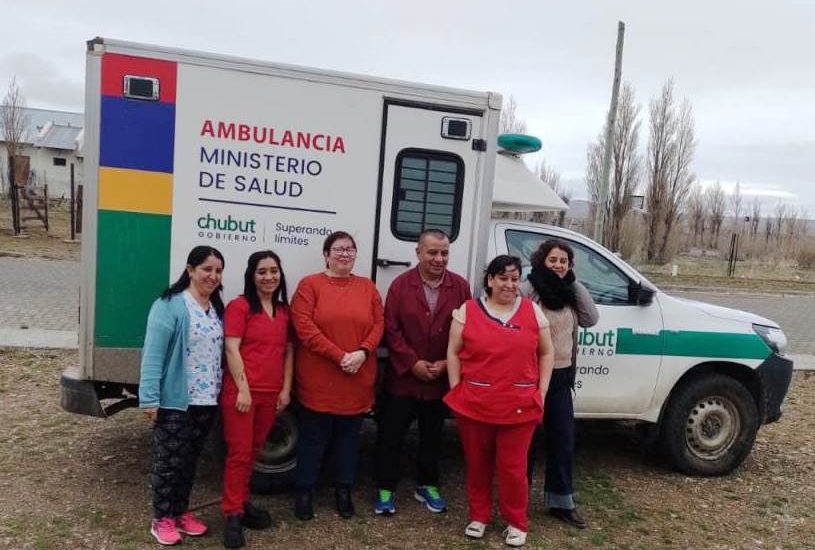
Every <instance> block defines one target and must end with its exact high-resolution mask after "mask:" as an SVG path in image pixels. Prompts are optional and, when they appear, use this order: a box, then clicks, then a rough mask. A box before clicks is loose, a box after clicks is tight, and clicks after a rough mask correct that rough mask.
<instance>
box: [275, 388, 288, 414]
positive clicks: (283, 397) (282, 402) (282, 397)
mask: <svg viewBox="0 0 815 550" xmlns="http://www.w3.org/2000/svg"><path fill="white" fill-rule="evenodd" d="M289 403H291V394H290V393H289V392H287V391H281V392H280V393H278V394H277V407H276V409H277V412H280V411H282V410H283V409H285V408H286V407H288V406H289Z"/></svg>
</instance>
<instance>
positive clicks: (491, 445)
mask: <svg viewBox="0 0 815 550" xmlns="http://www.w3.org/2000/svg"><path fill="white" fill-rule="evenodd" d="M537 424H538V423H537V422H536V421H531V422H525V423H523V424H506V425H504V424H486V423H484V422H479V421H478V420H473V419H472V418H468V417H465V416H460V415H457V416H456V425H457V427H458V434H459V438H460V439H461V446H462V448H463V450H464V460H465V462H466V465H467V485H466V487H467V500H468V501H469V509H470V510H469V511H470V521H480V522H481V523H489V522H490V518H491V517H492V478H493V476H494V475H495V474H496V472H497V475H498V507H499V510H500V512H501V517H503V518H504V521H506V522H507V523H508V524H509V525H512V526H513V527H516V528H518V529H520V530H521V531H528V530H529V522H528V517H527V506H528V504H529V488H528V486H527V484H526V456H527V451H528V450H529V443H530V441H532V434H533V433H534V431H535V426H536V425H537Z"/></svg>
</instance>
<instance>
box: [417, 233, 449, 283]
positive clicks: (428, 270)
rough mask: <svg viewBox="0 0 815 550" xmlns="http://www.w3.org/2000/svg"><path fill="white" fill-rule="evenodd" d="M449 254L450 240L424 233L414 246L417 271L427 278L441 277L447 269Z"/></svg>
mask: <svg viewBox="0 0 815 550" xmlns="http://www.w3.org/2000/svg"><path fill="white" fill-rule="evenodd" d="M449 254H450V240H449V239H447V238H441V239H440V238H439V237H436V236H434V235H425V236H424V237H423V238H422V240H421V241H420V242H419V244H418V246H417V247H416V257H417V258H418V259H419V271H420V272H421V273H422V275H423V276H425V277H427V278H433V279H436V278H438V277H441V276H442V274H443V273H444V270H445V269H447V260H448V256H449Z"/></svg>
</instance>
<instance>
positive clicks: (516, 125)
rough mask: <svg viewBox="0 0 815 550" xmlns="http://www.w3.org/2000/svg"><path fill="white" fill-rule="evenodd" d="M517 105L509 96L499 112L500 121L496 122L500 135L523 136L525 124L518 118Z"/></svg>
mask: <svg viewBox="0 0 815 550" xmlns="http://www.w3.org/2000/svg"><path fill="white" fill-rule="evenodd" d="M517 110H518V104H517V103H516V102H515V98H514V97H513V96H509V99H508V100H507V102H506V104H505V105H504V108H503V109H502V110H501V120H500V121H499V122H498V133H500V134H525V133H526V122H524V121H523V120H522V119H520V118H518V114H517Z"/></svg>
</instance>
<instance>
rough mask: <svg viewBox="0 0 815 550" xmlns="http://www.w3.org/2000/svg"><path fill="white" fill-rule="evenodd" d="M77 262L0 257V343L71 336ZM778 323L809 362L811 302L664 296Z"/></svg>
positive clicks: (813, 324)
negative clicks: (32, 334)
mask: <svg viewBox="0 0 815 550" xmlns="http://www.w3.org/2000/svg"><path fill="white" fill-rule="evenodd" d="M79 274H80V272H79V262H72V261H61V260H40V259H33V258H7V257H0V337H2V336H3V334H4V329H5V330H6V331H13V330H17V329H20V328H23V327H25V328H27V329H35V328H36V329H45V330H51V331H76V329H77V326H76V323H77V307H78V301H79V300H78V296H79ZM670 293H671V294H674V295H676V296H681V297H685V298H690V299H693V300H701V301H703V302H710V303H714V304H718V305H723V306H727V307H733V308H736V309H743V310H746V311H752V312H754V313H757V314H758V315H761V316H763V317H767V318H770V319H772V320H774V321H776V322H778V323H779V324H780V325H781V327H782V328H783V329H784V332H785V333H786V335H787V339H788V340H789V352H790V353H795V354H805V355H812V356H815V321H813V319H812V315H813V312H815V296H810V295H807V296H776V295H749V294H736V293H734V294H722V293H705V292H680V291H670Z"/></svg>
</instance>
